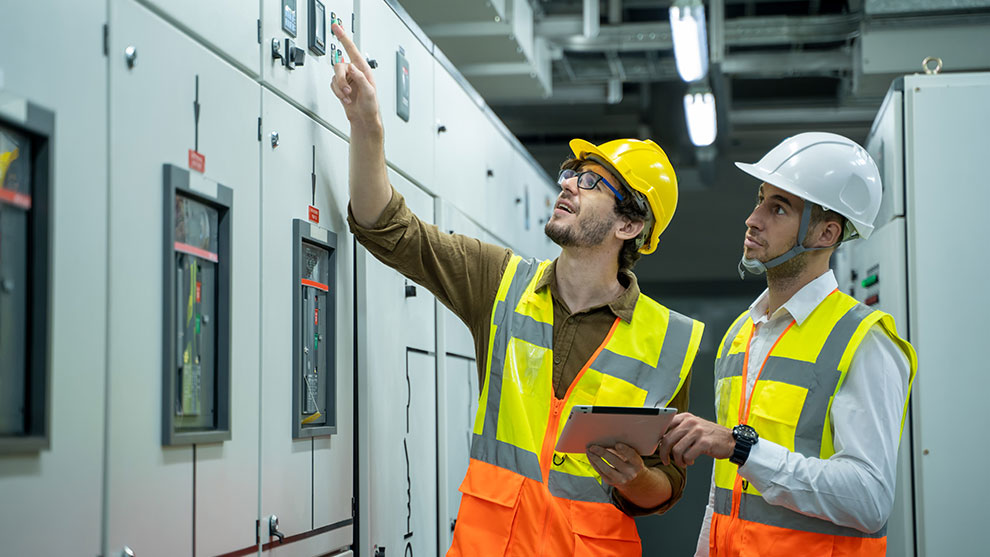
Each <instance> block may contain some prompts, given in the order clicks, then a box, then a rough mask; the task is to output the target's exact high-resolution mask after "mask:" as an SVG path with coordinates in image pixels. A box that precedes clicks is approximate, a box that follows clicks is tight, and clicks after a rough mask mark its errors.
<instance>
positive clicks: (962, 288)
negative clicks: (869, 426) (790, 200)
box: [904, 73, 990, 555]
mask: <svg viewBox="0 0 990 557" xmlns="http://www.w3.org/2000/svg"><path fill="white" fill-rule="evenodd" d="M904 90H905V95H904V113H905V118H904V132H905V134H904V135H905V138H906V145H905V153H904V160H905V161H907V163H906V164H907V166H906V172H905V181H906V192H907V199H906V208H907V211H906V217H905V218H906V220H907V223H908V227H907V237H908V240H907V242H908V264H907V269H908V277H909V283H908V293H909V303H910V310H911V311H910V320H911V323H910V334H911V338H910V340H911V341H912V342H913V343H914V344H915V347H916V348H917V349H918V370H919V371H918V376H917V379H916V380H915V385H914V393H913V394H912V400H913V402H912V404H913V410H914V415H913V418H914V428H915V429H914V433H915V442H916V448H915V475H916V486H915V487H916V493H915V495H916V497H917V499H916V501H917V505H918V508H917V511H918V516H917V523H916V524H917V527H918V548H919V551H918V553H919V554H922V555H940V554H945V555H965V554H974V553H979V550H978V549H977V548H978V547H979V545H977V543H978V542H976V541H975V540H974V538H973V536H972V535H971V533H972V532H974V531H980V528H982V520H981V517H982V516H984V515H983V510H982V505H981V502H982V500H983V499H984V498H983V497H982V496H981V494H985V493H986V488H985V487H983V486H979V487H977V488H975V489H974V485H973V478H978V477H980V475H981V474H982V466H981V463H982V462H984V461H985V460H986V458H987V457H990V450H988V449H987V448H986V447H985V446H984V445H982V444H979V445H978V446H976V447H973V446H972V445H970V444H967V442H968V439H969V438H970V435H969V433H968V431H967V428H964V427H963V428H961V427H959V424H961V423H979V422H980V421H981V420H982V415H981V412H980V409H981V408H982V407H983V405H984V401H983V396H982V394H983V393H985V392H986V391H987V390H988V389H990V375H988V374H987V373H986V369H987V365H986V358H985V357H984V355H983V351H982V350H981V348H982V346H983V343H985V342H986V340H985V337H986V335H985V333H984V331H986V325H985V324H984V322H983V316H985V315H987V314H988V313H990V295H987V292H986V287H985V283H986V279H985V277H987V276H990V259H988V258H987V257H986V256H985V253H986V247H985V245H984V244H985V241H984V240H983V236H984V231H985V229H986V225H985V222H986V209H985V208H986V207H987V206H990V189H988V188H986V187H985V184H986V183H987V179H986V164H985V163H984V160H985V159H986V130H987V129H990V107H988V105H987V103H986V99H987V98H988V96H990V75H988V74H987V73H982V74H945V75H932V76H928V75H915V76H907V77H905V78H904ZM954 279H958V280H954Z"/></svg>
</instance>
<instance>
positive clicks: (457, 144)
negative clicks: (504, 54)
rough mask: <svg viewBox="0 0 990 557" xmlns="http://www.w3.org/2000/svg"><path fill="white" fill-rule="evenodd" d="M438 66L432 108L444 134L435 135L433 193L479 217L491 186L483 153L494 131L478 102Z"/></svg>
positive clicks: (434, 76) (438, 126)
mask: <svg viewBox="0 0 990 557" xmlns="http://www.w3.org/2000/svg"><path fill="white" fill-rule="evenodd" d="M435 64H436V68H435V70H434V74H433V79H434V86H433V94H434V104H433V106H434V113H435V114H436V120H437V129H438V130H443V131H438V133H437V135H436V147H435V160H436V163H435V165H436V166H435V168H436V180H435V181H434V184H435V190H434V191H435V193H436V195H437V196H438V197H441V198H443V199H447V200H449V201H450V202H451V203H452V204H453V205H454V206H456V207H458V208H459V209H461V210H462V211H464V212H465V213H467V214H470V215H480V214H482V213H483V212H484V208H485V201H486V198H485V195H486V193H485V191H486V188H487V187H488V186H489V184H488V178H487V176H486V171H487V167H486V166H485V165H486V162H485V156H484V151H485V148H486V143H485V136H486V134H489V133H491V128H490V127H486V124H487V120H486V119H485V117H484V115H483V114H482V113H481V111H480V108H479V105H478V104H476V99H474V98H472V97H471V96H470V95H469V94H468V93H467V92H465V90H464V89H463V88H462V87H461V85H460V84H459V83H458V82H457V81H456V80H455V79H454V77H453V76H451V75H450V73H448V72H447V70H446V68H444V66H443V65H442V64H441V63H440V62H435ZM475 209H477V210H475Z"/></svg>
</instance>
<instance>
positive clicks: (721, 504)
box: [715, 487, 732, 516]
mask: <svg viewBox="0 0 990 557" xmlns="http://www.w3.org/2000/svg"><path fill="white" fill-rule="evenodd" d="M715 512H717V513H718V514H724V515H725V516H729V515H730V514H732V490H731V489H725V488H724V487H716V488H715Z"/></svg>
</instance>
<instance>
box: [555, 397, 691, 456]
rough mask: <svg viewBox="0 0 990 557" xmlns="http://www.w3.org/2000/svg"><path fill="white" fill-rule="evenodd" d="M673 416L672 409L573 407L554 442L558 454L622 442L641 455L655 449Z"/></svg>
mask: <svg viewBox="0 0 990 557" xmlns="http://www.w3.org/2000/svg"><path fill="white" fill-rule="evenodd" d="M675 414H677V409H676V408H640V407H635V406H575V407H574V408H572V409H571V414H570V416H568V418H567V423H566V424H565V425H564V431H563V433H561V434H560V438H559V439H558V440H557V446H556V450H557V451H559V452H562V453H584V452H586V451H587V448H588V447H589V446H591V445H600V446H602V447H614V446H615V445H616V444H617V443H625V444H626V445H629V446H630V447H632V448H634V449H636V451H637V452H638V453H639V454H641V455H650V454H653V453H654V452H655V451H656V450H657V445H659V444H660V438H661V437H663V434H664V432H666V431H667V426H669V425H670V421H671V420H672V419H673V418H674V415H675Z"/></svg>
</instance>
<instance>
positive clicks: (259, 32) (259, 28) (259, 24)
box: [258, 19, 261, 44]
mask: <svg viewBox="0 0 990 557" xmlns="http://www.w3.org/2000/svg"><path fill="white" fill-rule="evenodd" d="M258 44H261V20H260V19H259V20H258Z"/></svg>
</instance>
